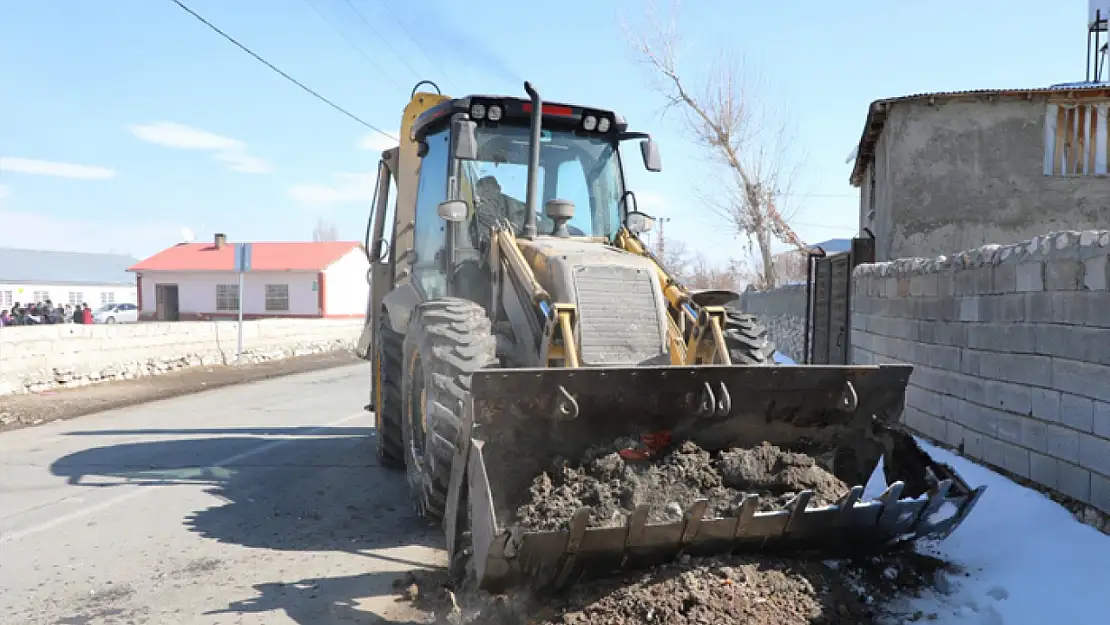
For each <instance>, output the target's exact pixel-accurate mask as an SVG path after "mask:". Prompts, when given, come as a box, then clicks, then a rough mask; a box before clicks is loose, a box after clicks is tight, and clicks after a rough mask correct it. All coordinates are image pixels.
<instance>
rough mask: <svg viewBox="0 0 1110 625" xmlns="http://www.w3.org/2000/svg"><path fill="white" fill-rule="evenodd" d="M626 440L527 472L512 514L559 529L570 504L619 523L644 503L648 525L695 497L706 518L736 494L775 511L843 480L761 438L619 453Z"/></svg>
mask: <svg viewBox="0 0 1110 625" xmlns="http://www.w3.org/2000/svg"><path fill="white" fill-rule="evenodd" d="M629 444H630V443H629V442H628V441H623V440H618V441H616V442H614V443H613V444H612V445H607V446H604V447H600V448H594V449H591V450H590V451H589V452H587V455H586V458H585V461H584V462H583V463H582V464H581V465H580V466H571V465H569V464H567V463H566V462H560V463H558V466H556V467H554V468H553V469H552V471H550V472H545V473H543V474H541V475H539V476H537V477H536V478H535V480H534V481H533V483H532V486H531V488H530V489H529V495H530V497H529V500H528V502H527V503H525V504H524V505H522V506H520V507H519V508H518V509H517V512H516V521H517V523H519V524H520V526H521V528H522V529H525V530H528V531H550V530H559V529H566V528H567V526H568V523H569V521H570V519H571V517H572V516H573V515H574V512H575V510H577V509H578V508H581V507H584V506H586V507H590V508H591V509H592V512H591V515H590V526H591V527H612V526H617V525H622V524H624V523H625V521H626V519H627V518H628V515H629V514H631V513H632V511H633V510H634V509H635V508H636V507H637V506H640V505H645V504H646V505H650V506H651V512H650V513H649V514H648V522H649V523H666V522H673V521H677V520H679V519H681V517H682V514H683V511H684V510H685V509H687V508H688V507H689V506H690V505H691V504H693V502H694V500H696V499H698V498H708V499H709V510H708V512H707V516H709V517H717V518H719V517H727V516H733V515H735V514H736V511H737V508H738V507H739V505H740V502H741V500H742V497H743V495H744V494H756V495H758V496H759V505H758V509H759V510H764V511H766V510H777V509H781V508H782V507H783V506H785V505H786V504H787V503H788V502H789V501H790V500H791V499H792V498H793V497H794V496H795V495H796V494H797V493H799V492H800V491H802V490H813V491H814V497H813V499H812V501H811V502H810V504H809V505H810V507H815V506H823V505H829V504H833V503H836V501H837V500H838V499H840V498H841V497H842V496H844V494H846V493H847V492H848V491H849V490H850V486H849V485H847V484H845V483H844V482H843V481H841V480H840V479H838V478H837V477H836V476H835V475H833V474H832V473H830V472H829V471H828V470H826V469H825V468H823V467H822V466H821V465H820V463H818V461H817V460H815V459H814V458H813V457H811V456H808V455H806V454H803V453H798V452H794V451H788V450H783V449H780V448H779V447H776V446H774V445H770V444H767V443H764V444H761V445H759V446H757V447H753V448H750V449H746V448H733V449H727V450H724V451H721V452H718V453H710V452H708V451H706V450H704V449H702V448H700V447H698V446H697V445H696V444H694V443H693V442H690V441H684V442H682V443H680V444H678V445H676V446H674V447H673V448H672V449H671V450H670V451H669V452H667V451H664V452H662V453H661V454H652V455H651V456H649V457H648V458H647V459H646V460H642V461H641V460H628V459H626V456H628V454H623V455H622V454H621V453H620V451H621V450H623V449H625V448H626V447H627V446H628V445H629Z"/></svg>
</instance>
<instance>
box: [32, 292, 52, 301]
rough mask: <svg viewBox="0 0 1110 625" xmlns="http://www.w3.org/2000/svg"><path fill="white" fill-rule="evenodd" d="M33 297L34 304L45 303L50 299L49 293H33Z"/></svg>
mask: <svg viewBox="0 0 1110 625" xmlns="http://www.w3.org/2000/svg"><path fill="white" fill-rule="evenodd" d="M34 297H35V303H36V304H41V303H43V302H45V301H46V300H48V299H50V291H35V294H34Z"/></svg>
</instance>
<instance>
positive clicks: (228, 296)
mask: <svg viewBox="0 0 1110 625" xmlns="http://www.w3.org/2000/svg"><path fill="white" fill-rule="evenodd" d="M238 310H239V285H238V284H217V285H216V311H217V312H235V311H238Z"/></svg>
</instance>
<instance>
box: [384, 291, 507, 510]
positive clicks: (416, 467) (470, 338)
mask: <svg viewBox="0 0 1110 625" xmlns="http://www.w3.org/2000/svg"><path fill="white" fill-rule="evenodd" d="M404 345H405V350H404V353H405V361H404V362H405V375H404V381H405V383H404V387H403V389H402V395H401V396H402V398H403V403H404V406H403V409H402V414H403V415H404V426H403V427H402V433H403V435H404V451H405V466H406V473H407V474H408V481H409V489H410V492H411V494H412V497H413V502H414V504H415V506H416V509H417V512H418V513H420V514H421V515H422V516H425V517H428V518H430V519H432V520H435V521H437V522H439V521H442V520H443V513H444V509H445V507H446V503H447V487H448V484H449V482H450V480H451V463H452V462H453V461H454V456H455V446H456V440H457V439H458V433H459V427H460V424H461V418H462V411H463V406H465V405H466V402H467V401H469V397H470V379H471V376H472V374H473V373H474V372H475V371H477V370H478V369H482V368H484V367H486V366H487V365H489V364H490V363H491V362H495V352H496V345H497V343H496V341H495V339H494V337H493V333H492V330H491V327H490V321H489V318H488V317H487V316H486V311H485V310H483V309H482V307H481V306H479V305H478V304H475V303H474V302H471V301H469V300H464V299H459V298H443V299H439V300H434V301H430V302H425V303H423V304H420V305H419V306H417V308H416V310H414V311H413V315H412V320H411V321H410V322H409V328H408V332H407V333H406V336H405V343H404Z"/></svg>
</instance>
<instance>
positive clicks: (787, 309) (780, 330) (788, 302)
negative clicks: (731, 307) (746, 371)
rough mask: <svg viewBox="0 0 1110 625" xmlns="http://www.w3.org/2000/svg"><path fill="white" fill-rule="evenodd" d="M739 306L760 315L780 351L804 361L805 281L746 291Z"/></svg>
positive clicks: (794, 358)
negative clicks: (764, 289)
mask: <svg viewBox="0 0 1110 625" xmlns="http://www.w3.org/2000/svg"><path fill="white" fill-rule="evenodd" d="M740 307H741V308H742V309H743V310H744V312H746V313H751V314H753V315H756V316H758V317H759V319H760V321H762V322H763V323H764V324H765V325H766V326H767V330H768V332H769V333H770V335H771V340H772V341H774V342H775V345H776V347H777V348H778V350H779V352H781V353H782V354H785V355H786V356H789V357H790V358H791V359H792V360H794V361H795V362H798V363H801V362H802V361H803V360H804V359H803V358H802V351H803V348H804V346H805V334H804V330H805V311H806V285H805V284H791V285H789V286H783V287H779V288H777V289H772V290H770V291H754V290H752V291H744V293H743V294H741V296H740Z"/></svg>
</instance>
